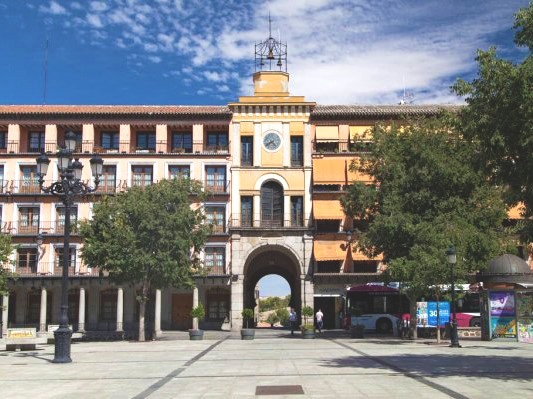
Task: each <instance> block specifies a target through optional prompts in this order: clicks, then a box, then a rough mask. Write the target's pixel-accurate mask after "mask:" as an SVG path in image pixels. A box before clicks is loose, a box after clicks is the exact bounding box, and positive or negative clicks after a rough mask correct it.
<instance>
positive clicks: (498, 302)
mask: <svg viewBox="0 0 533 399" xmlns="http://www.w3.org/2000/svg"><path fill="white" fill-rule="evenodd" d="M489 301H490V316H491V317H508V316H514V315H515V300H514V292H505V291H491V292H489Z"/></svg>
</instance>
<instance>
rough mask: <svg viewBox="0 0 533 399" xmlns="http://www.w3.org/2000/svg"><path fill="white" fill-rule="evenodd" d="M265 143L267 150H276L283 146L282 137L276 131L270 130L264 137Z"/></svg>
mask: <svg viewBox="0 0 533 399" xmlns="http://www.w3.org/2000/svg"><path fill="white" fill-rule="evenodd" d="M263 145H264V146H265V149H266V150H267V151H276V150H277V149H278V148H279V147H280V146H281V137H280V136H279V134H277V133H275V132H269V133H267V134H265V137H263Z"/></svg>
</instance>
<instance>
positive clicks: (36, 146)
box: [29, 132, 45, 152]
mask: <svg viewBox="0 0 533 399" xmlns="http://www.w3.org/2000/svg"><path fill="white" fill-rule="evenodd" d="M29 137H30V148H29V152H43V151H44V150H45V149H44V132H30V134H29Z"/></svg>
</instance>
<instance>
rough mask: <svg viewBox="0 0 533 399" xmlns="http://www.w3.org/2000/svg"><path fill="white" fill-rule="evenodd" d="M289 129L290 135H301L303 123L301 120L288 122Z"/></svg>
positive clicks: (302, 133)
mask: <svg viewBox="0 0 533 399" xmlns="http://www.w3.org/2000/svg"><path fill="white" fill-rule="evenodd" d="M289 131H290V134H291V136H303V135H304V123H303V122H290V124H289Z"/></svg>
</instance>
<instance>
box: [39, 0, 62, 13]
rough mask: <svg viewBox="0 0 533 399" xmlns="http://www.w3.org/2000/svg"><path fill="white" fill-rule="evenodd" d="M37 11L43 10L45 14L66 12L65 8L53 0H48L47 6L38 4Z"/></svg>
mask: <svg viewBox="0 0 533 399" xmlns="http://www.w3.org/2000/svg"><path fill="white" fill-rule="evenodd" d="M39 11H41V12H44V13H45V14H52V15H65V14H67V9H66V8H65V7H63V6H62V5H61V4H59V3H58V2H56V1H54V0H51V1H50V3H49V5H48V7H46V6H39Z"/></svg>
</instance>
